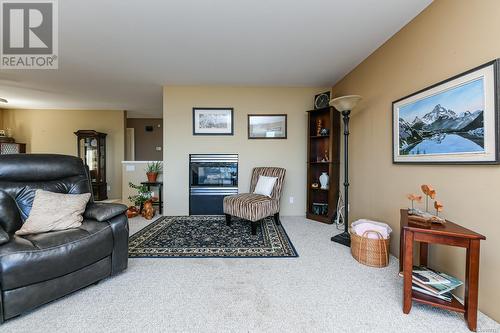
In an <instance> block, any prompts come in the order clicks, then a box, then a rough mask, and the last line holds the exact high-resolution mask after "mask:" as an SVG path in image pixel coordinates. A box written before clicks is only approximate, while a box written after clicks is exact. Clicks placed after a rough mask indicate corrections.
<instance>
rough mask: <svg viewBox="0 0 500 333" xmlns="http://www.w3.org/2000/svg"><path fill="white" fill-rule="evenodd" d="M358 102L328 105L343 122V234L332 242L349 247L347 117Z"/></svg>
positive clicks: (338, 100)
mask: <svg viewBox="0 0 500 333" xmlns="http://www.w3.org/2000/svg"><path fill="white" fill-rule="evenodd" d="M360 100H361V96H358V95H349V96H342V97H337V98H334V99H332V100H331V101H330V105H331V106H333V107H334V108H335V109H336V110H337V111H338V112H340V113H341V114H342V120H343V121H344V232H343V233H341V234H338V235H335V236H333V237H332V241H333V242H335V243H339V244H342V245H345V246H351V236H350V235H349V149H348V148H349V146H348V139H349V115H350V114H351V111H352V109H354V107H355V106H356V104H358V102H359V101H360Z"/></svg>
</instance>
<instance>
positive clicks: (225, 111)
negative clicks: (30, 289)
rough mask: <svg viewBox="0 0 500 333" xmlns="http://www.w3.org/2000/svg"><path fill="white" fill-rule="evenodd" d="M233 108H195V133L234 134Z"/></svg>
mask: <svg viewBox="0 0 500 333" xmlns="http://www.w3.org/2000/svg"><path fill="white" fill-rule="evenodd" d="M233 129H234V124H233V108H193V135H233Z"/></svg>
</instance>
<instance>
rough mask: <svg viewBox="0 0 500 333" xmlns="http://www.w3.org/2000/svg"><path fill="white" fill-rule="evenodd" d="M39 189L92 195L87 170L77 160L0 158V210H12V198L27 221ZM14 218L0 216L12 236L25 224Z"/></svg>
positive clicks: (27, 156)
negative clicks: (12, 233)
mask: <svg viewBox="0 0 500 333" xmlns="http://www.w3.org/2000/svg"><path fill="white" fill-rule="evenodd" d="M38 189H42V190H46V191H51V192H57V193H70V194H81V193H92V191H91V185H90V181H89V176H88V171H87V167H86V166H85V165H84V164H83V161H82V159H80V158H78V157H75V156H67V155H56V154H15V155H0V191H1V192H0V205H1V207H0V210H3V209H4V208H7V209H10V208H9V207H12V205H11V204H9V201H10V199H9V198H8V197H10V198H11V199H12V200H13V202H14V203H15V205H16V206H17V208H18V210H19V217H20V218H21V220H22V221H24V220H25V219H26V218H27V217H28V215H29V212H30V210H31V206H32V205H33V199H34V197H35V191H36V190H38ZM7 196H8V197H7ZM91 200H92V199H91ZM11 203H12V202H11ZM5 215H8V216H5ZM15 216H16V213H15V212H11V211H9V212H5V213H0V225H1V226H2V227H3V228H4V229H5V231H7V232H9V233H11V232H13V231H12V230H13V229H14V231H15V230H17V229H19V227H20V224H21V223H22V221H15V220H16V218H15Z"/></svg>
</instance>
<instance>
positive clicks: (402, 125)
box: [398, 78, 485, 155]
mask: <svg viewBox="0 0 500 333" xmlns="http://www.w3.org/2000/svg"><path fill="white" fill-rule="evenodd" d="M484 104H485V103H484V82H483V79H482V78H480V79H476V80H474V81H471V82H467V83H465V84H462V85H460V86H456V87H453V88H452V89H449V90H446V91H443V92H440V93H438V94H435V95H431V96H428V97H426V98H423V99H420V100H417V101H414V102H412V103H409V104H406V105H403V106H401V107H400V108H399V115H398V116H399V121H398V124H399V154H400V155H436V154H464V153H481V152H484V149H485V147H484V146H485V145H484V142H485V140H484V114H483V113H484Z"/></svg>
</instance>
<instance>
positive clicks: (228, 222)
mask: <svg viewBox="0 0 500 333" xmlns="http://www.w3.org/2000/svg"><path fill="white" fill-rule="evenodd" d="M225 215H226V225H227V226H228V227H229V226H230V225H231V215H229V214H225Z"/></svg>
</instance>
